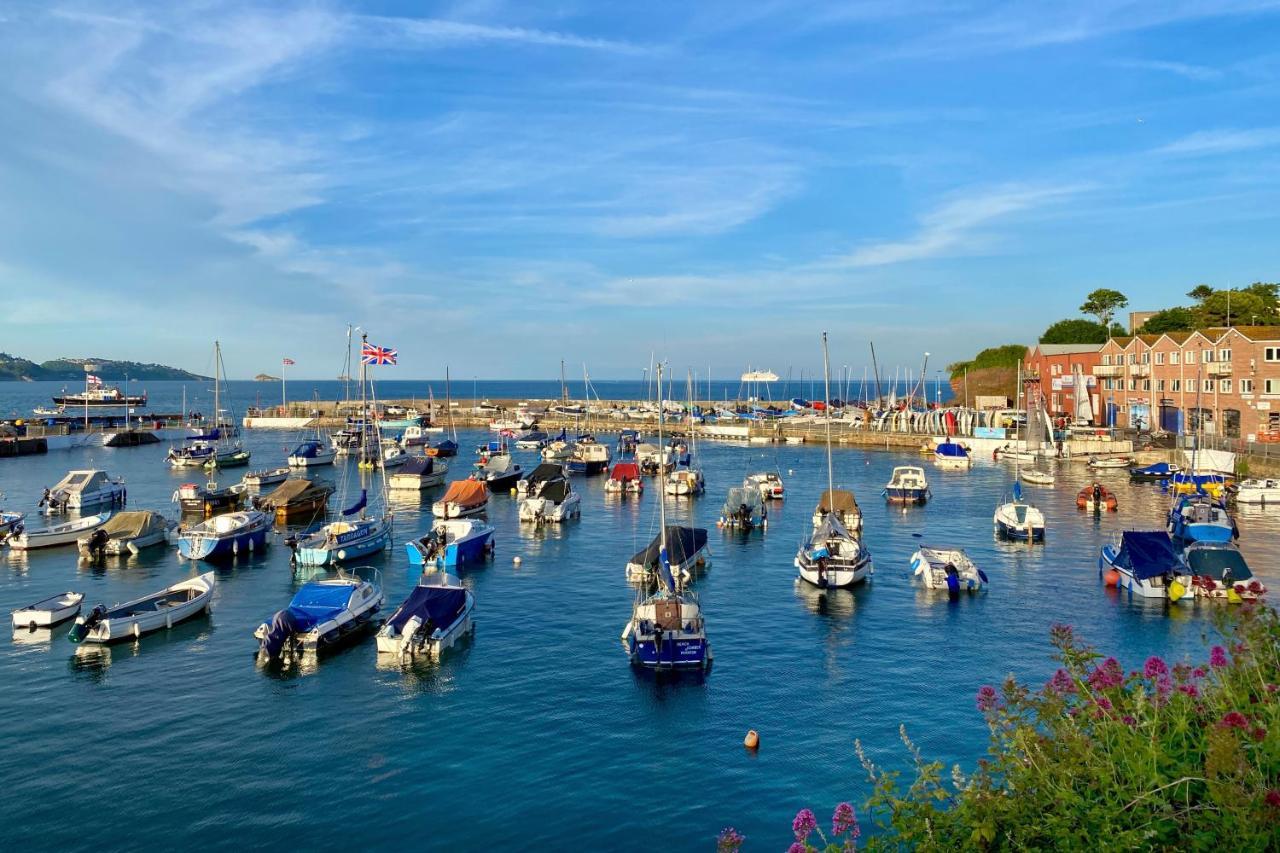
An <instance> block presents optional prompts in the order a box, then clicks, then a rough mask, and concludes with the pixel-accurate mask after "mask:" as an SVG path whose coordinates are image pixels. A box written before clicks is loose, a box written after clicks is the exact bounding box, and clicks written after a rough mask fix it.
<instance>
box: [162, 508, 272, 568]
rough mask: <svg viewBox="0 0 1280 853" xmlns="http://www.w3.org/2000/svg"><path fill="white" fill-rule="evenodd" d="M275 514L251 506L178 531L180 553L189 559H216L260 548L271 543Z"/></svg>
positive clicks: (247, 552)
mask: <svg viewBox="0 0 1280 853" xmlns="http://www.w3.org/2000/svg"><path fill="white" fill-rule="evenodd" d="M270 530H271V516H270V515H269V514H267V513H265V512H259V511H258V510H256V509H251V510H248V511H246V512H231V513H227V514H226V515H215V516H214V517H213V518H210V519H206V520H205V521H202V522H200V523H199V524H197V525H195V526H194V527H190V528H188V529H187V530H184V531H183V532H182V533H180V534H179V535H178V554H179V555H181V556H182V557H185V558H186V559H188V560H212V559H217V558H225V557H234V556H235V555H237V554H249V553H252V552H254V551H260V550H262V549H263V548H265V547H266V545H267V533H268V532H269V531H270Z"/></svg>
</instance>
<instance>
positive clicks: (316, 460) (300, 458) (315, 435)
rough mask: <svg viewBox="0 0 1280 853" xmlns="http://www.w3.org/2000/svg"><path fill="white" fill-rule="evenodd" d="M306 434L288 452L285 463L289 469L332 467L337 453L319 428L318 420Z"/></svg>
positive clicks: (317, 419)
mask: <svg viewBox="0 0 1280 853" xmlns="http://www.w3.org/2000/svg"><path fill="white" fill-rule="evenodd" d="M312 423H313V424H314V425H313V426H312V428H311V430H310V432H309V433H307V434H306V435H305V436H304V437H303V438H302V440H301V441H299V442H298V444H297V446H296V447H294V448H293V450H291V451H289V456H288V458H287V459H286V461H287V462H288V463H289V467H290V468H315V467H318V466H320V465H332V464H333V460H334V459H335V458H336V457H337V455H338V451H337V449H336V448H334V446H333V443H332V441H331V440H330V439H329V436H328V435H327V434H326V433H325V431H324V430H323V429H321V427H320V419H319V418H316V419H315V420H314V421H313V422H312Z"/></svg>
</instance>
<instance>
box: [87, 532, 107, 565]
mask: <svg viewBox="0 0 1280 853" xmlns="http://www.w3.org/2000/svg"><path fill="white" fill-rule="evenodd" d="M110 538H111V537H110V536H109V535H108V534H107V531H105V530H103V529H102V528H101V527H99V528H98V529H97V530H95V531H93V534H92V535H91V536H90V537H89V556H90V557H92V558H93V559H95V560H101V559H102V558H103V557H105V556H106V555H107V541H108V540H109V539H110Z"/></svg>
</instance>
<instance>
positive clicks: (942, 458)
mask: <svg viewBox="0 0 1280 853" xmlns="http://www.w3.org/2000/svg"><path fill="white" fill-rule="evenodd" d="M933 461H934V464H935V465H937V466H938V467H939V468H968V467H969V466H970V465H972V464H973V458H972V457H971V456H970V455H969V449H968V448H967V447H965V446H964V445H963V444H960V443H959V442H955V441H949V440H948V441H942V442H939V443H938V446H937V447H935V448H934V449H933Z"/></svg>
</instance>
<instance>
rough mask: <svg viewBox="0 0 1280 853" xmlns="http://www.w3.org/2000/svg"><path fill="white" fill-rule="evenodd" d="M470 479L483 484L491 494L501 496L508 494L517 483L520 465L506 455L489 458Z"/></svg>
mask: <svg viewBox="0 0 1280 853" xmlns="http://www.w3.org/2000/svg"><path fill="white" fill-rule="evenodd" d="M472 478H473V479H474V480H476V481H477V482H481V483H484V484H485V486H487V487H488V489H489V491H490V492H491V493H493V494H503V493H506V492H510V491H511V490H512V489H514V488H515V487H516V483H517V482H519V480H520V465H519V463H517V462H514V461H513V460H512V459H511V457H510V456H508V455H506V454H503V455H501V456H490V457H489V458H488V459H487V460H485V462H484V464H483V465H481V466H480V469H479V470H478V471H476V473H475V474H473V475H472Z"/></svg>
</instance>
